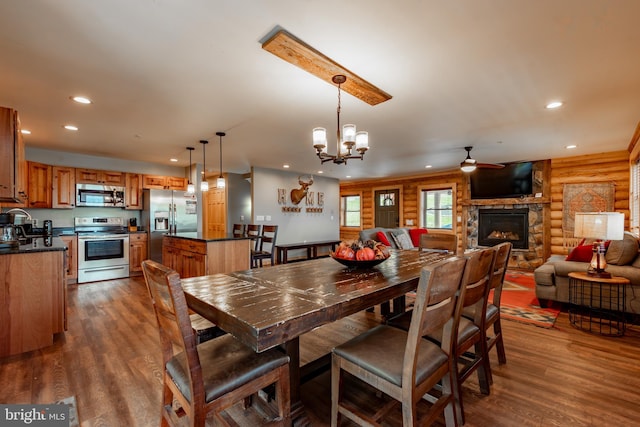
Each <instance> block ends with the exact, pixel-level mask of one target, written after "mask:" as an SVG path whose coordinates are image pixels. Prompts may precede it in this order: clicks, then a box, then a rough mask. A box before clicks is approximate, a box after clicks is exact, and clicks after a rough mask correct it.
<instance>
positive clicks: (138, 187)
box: [124, 173, 142, 210]
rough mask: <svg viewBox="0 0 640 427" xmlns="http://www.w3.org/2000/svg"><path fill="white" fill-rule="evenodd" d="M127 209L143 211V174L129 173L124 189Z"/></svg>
mask: <svg viewBox="0 0 640 427" xmlns="http://www.w3.org/2000/svg"><path fill="white" fill-rule="evenodd" d="M124 197H125V203H124V208H125V209H131V210H136V209H138V210H141V209H142V174H139V173H127V174H126V179H125V189H124Z"/></svg>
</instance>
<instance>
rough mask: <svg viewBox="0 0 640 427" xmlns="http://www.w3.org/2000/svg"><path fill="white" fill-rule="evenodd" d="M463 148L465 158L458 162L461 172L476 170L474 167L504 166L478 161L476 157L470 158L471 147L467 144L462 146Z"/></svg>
mask: <svg viewBox="0 0 640 427" xmlns="http://www.w3.org/2000/svg"><path fill="white" fill-rule="evenodd" d="M464 149H465V150H466V151H467V158H466V159H464V160H463V161H462V162H461V163H460V170H461V171H462V172H467V173H469V172H473V171H474V170H476V168H481V169H502V168H503V167H504V165H502V164H500V163H478V161H477V160H476V159H473V158H471V150H472V149H473V147H471V146H468V147H464Z"/></svg>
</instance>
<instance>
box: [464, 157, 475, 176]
mask: <svg viewBox="0 0 640 427" xmlns="http://www.w3.org/2000/svg"><path fill="white" fill-rule="evenodd" d="M460 170H461V171H462V172H467V173H468V172H473V171H474V170H476V161H475V160H474V159H465V160H464V161H463V162H462V163H460Z"/></svg>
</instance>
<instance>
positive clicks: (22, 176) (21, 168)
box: [0, 107, 27, 206]
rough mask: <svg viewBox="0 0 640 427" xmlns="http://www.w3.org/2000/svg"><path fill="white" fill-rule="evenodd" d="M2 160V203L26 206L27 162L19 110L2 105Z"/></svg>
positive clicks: (0, 198)
mask: <svg viewBox="0 0 640 427" xmlns="http://www.w3.org/2000/svg"><path fill="white" fill-rule="evenodd" d="M0 162H1V163H0V164H2V167H1V168H0V203H3V206H25V205H24V203H25V202H26V199H27V162H26V160H25V156H24V141H23V139H22V134H21V133H20V120H19V118H18V112H17V111H16V110H13V109H11V108H3V107H0ZM16 203H17V205H15V204H16Z"/></svg>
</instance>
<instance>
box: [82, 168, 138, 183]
mask: <svg viewBox="0 0 640 427" xmlns="http://www.w3.org/2000/svg"><path fill="white" fill-rule="evenodd" d="M125 175H126V174H125V173H124V172H116V171H105V170H99V169H81V168H76V183H78V184H106V185H117V186H121V187H124V185H125Z"/></svg>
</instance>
